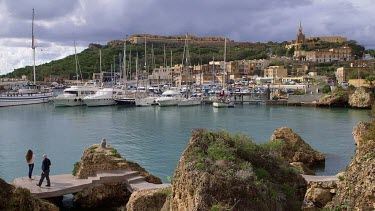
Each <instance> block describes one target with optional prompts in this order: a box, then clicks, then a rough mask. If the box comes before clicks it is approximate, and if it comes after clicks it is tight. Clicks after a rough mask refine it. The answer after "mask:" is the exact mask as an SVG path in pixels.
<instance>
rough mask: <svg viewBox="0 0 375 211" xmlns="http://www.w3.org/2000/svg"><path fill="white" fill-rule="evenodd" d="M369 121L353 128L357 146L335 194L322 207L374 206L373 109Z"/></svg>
mask: <svg viewBox="0 0 375 211" xmlns="http://www.w3.org/2000/svg"><path fill="white" fill-rule="evenodd" d="M372 114H373V119H372V121H371V123H369V124H364V123H359V124H358V125H357V126H356V127H355V128H354V131H353V135H354V138H355V142H356V143H357V148H356V152H355V156H354V157H353V159H352V161H351V162H350V164H349V165H348V167H347V169H346V171H345V173H344V177H343V178H342V180H341V181H340V182H339V183H338V185H337V186H338V188H337V193H336V195H335V196H334V197H333V199H332V201H331V202H330V203H328V205H327V206H326V207H327V208H328V209H333V210H374V209H375V200H374V196H375V189H374V187H375V139H374V138H375V116H374V114H375V108H373V110H372Z"/></svg>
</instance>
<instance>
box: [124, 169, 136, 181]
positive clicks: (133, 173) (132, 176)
mask: <svg viewBox="0 0 375 211" xmlns="http://www.w3.org/2000/svg"><path fill="white" fill-rule="evenodd" d="M138 176H139V172H138V171H133V172H129V173H128V174H126V175H124V177H125V179H126V180H128V181H129V180H130V179H132V178H135V177H138Z"/></svg>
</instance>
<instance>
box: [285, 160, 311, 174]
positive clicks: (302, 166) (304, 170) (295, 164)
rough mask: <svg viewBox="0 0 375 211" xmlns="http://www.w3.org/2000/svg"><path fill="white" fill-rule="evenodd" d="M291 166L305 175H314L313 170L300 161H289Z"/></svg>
mask: <svg viewBox="0 0 375 211" xmlns="http://www.w3.org/2000/svg"><path fill="white" fill-rule="evenodd" d="M290 165H291V166H293V167H294V168H296V169H297V171H298V173H300V174H306V175H315V172H314V171H312V170H310V169H309V168H308V167H307V166H306V165H305V164H303V163H302V162H292V163H290Z"/></svg>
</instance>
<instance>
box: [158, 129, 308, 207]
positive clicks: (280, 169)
mask: <svg viewBox="0 0 375 211" xmlns="http://www.w3.org/2000/svg"><path fill="white" fill-rule="evenodd" d="M305 191H306V181H305V180H304V178H303V177H302V176H301V175H299V174H298V173H296V172H295V170H293V168H292V167H291V166H290V165H289V164H288V163H287V162H285V161H284V160H283V159H280V157H279V156H277V155H275V154H274V153H272V152H270V150H269V149H268V148H267V147H265V146H259V145H256V144H255V143H253V142H252V141H251V140H249V139H247V138H246V137H243V136H234V137H231V136H230V135H229V134H228V133H225V132H222V131H219V132H217V133H213V132H210V131H207V130H203V129H199V130H195V131H194V132H193V135H192V137H191V139H190V143H189V144H188V146H187V148H186V149H185V151H184V153H183V155H182V157H181V159H180V161H179V163H178V167H177V169H176V171H175V174H174V178H173V187H172V195H171V198H170V203H169V206H170V208H171V210H227V209H230V210H299V209H300V208H301V205H302V201H303V198H304V194H305ZM165 206H166V205H165Z"/></svg>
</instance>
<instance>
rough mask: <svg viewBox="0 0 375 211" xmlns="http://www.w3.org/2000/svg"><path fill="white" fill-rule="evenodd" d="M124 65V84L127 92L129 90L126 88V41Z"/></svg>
mask: <svg viewBox="0 0 375 211" xmlns="http://www.w3.org/2000/svg"><path fill="white" fill-rule="evenodd" d="M122 62H123V63H124V67H123V70H124V84H125V90H126V88H127V86H126V82H127V81H128V76H127V71H126V40H125V43H124V58H123V61H122Z"/></svg>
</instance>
